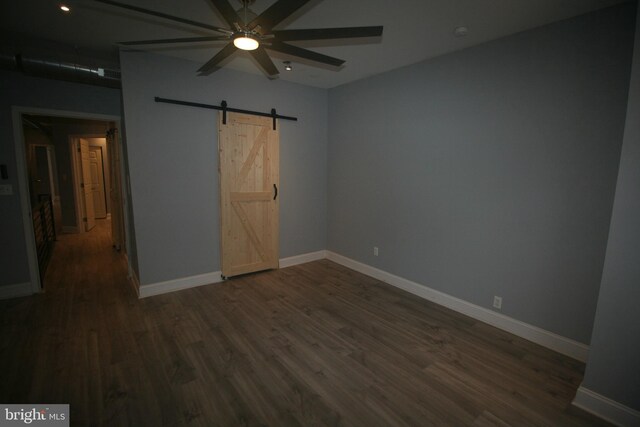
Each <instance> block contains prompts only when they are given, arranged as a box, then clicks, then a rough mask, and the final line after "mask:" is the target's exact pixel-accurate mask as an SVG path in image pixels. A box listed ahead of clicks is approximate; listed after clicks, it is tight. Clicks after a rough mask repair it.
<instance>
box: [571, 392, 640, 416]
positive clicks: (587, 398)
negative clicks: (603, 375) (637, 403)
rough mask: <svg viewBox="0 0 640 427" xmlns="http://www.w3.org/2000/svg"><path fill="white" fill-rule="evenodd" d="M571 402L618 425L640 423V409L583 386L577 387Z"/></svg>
mask: <svg viewBox="0 0 640 427" xmlns="http://www.w3.org/2000/svg"><path fill="white" fill-rule="evenodd" d="M571 404H572V405H573V406H577V407H578V408H580V409H583V410H585V411H587V412H590V413H592V414H594V415H597V416H598V417H600V418H602V419H604V420H606V421H609V422H611V423H613V424H615V425H618V426H638V425H640V411H636V410H635V409H632V408H629V407H628V406H625V405H623V404H621V403H618V402H616V401H615V400H611V399H609V398H608V397H605V396H603V395H601V394H598V393H596V392H594V391H592V390H589V389H588V388H586V387H583V386H580V387H578V392H577V393H576V397H575V398H574V399H573V402H571Z"/></svg>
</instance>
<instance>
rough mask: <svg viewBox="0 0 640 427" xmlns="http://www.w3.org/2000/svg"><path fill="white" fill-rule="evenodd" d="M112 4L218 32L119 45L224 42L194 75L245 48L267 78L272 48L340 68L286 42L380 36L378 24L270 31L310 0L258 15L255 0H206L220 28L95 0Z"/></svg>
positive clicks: (285, 1) (271, 72) (272, 73)
mask: <svg viewBox="0 0 640 427" xmlns="http://www.w3.org/2000/svg"><path fill="white" fill-rule="evenodd" d="M96 1H97V2H100V3H105V4H108V5H112V6H117V7H120V8H124V9H129V10H133V11H136V12H140V13H144V14H147V15H153V16H157V17H160V18H164V19H168V20H172V21H175V22H180V23H182V24H188V25H192V26H194V27H199V28H203V29H206V30H210V31H214V32H216V33H218V34H219V35H213V36H204V37H185V38H174V39H161V40H137V41H127V42H122V43H120V44H122V45H127V46H140V45H152V44H172V43H194V42H210V41H228V43H227V44H226V45H225V46H224V47H223V48H222V49H221V50H220V51H219V52H218V53H216V54H215V55H214V56H213V57H212V58H211V59H210V60H209V61H208V62H207V63H206V64H204V65H203V66H202V67H200V69H198V75H201V76H206V75H209V74H211V73H213V72H214V71H216V70H218V69H220V68H221V66H222V62H223V61H224V60H225V59H227V58H229V57H230V56H231V55H233V54H234V53H235V52H236V51H237V50H238V49H241V50H245V51H247V52H249V54H251V56H252V57H253V58H254V59H255V60H256V61H257V63H258V64H259V65H260V68H262V71H263V72H264V73H265V74H266V75H267V76H268V77H269V78H275V77H277V76H278V69H277V68H276V66H275V65H274V64H273V61H272V60H271V58H270V57H269V55H268V54H267V50H272V51H276V52H280V53H284V54H286V55H290V56H294V57H298V58H302V59H305V60H309V61H313V62H317V63H320V64H326V65H330V66H333V67H340V66H341V65H342V64H344V62H345V61H344V60H342V59H338V58H334V57H331V56H327V55H323V54H320V53H317V52H313V51H311V50H308V49H304V48H301V47H298V46H294V45H292V44H289V43H286V42H289V41H307V40H335V39H347V38H363V37H380V36H381V35H382V29H383V27H382V26H372V27H343V28H315V29H301V30H274V27H276V26H277V25H278V24H279V23H280V22H282V21H283V20H284V19H286V18H287V17H289V16H290V15H291V14H292V13H294V12H295V11H296V10H298V9H300V8H301V7H302V6H304V5H305V4H306V3H308V2H309V1H310V0H278V1H276V2H275V3H274V4H272V5H271V6H270V7H269V8H267V9H266V10H265V11H264V12H262V13H261V14H260V15H256V14H255V13H254V12H252V11H251V9H250V8H249V6H250V5H251V4H253V3H254V1H255V0H240V2H241V3H242V7H241V8H240V9H238V10H235V9H234V8H233V7H232V6H231V4H229V2H228V0H210V1H211V3H212V4H213V6H214V7H215V8H216V9H217V10H218V12H220V14H221V15H222V17H223V18H224V20H225V21H226V22H227V24H229V27H230V28H220V27H216V26H213V25H209V24H204V23H201V22H196V21H192V20H189V19H184V18H179V17H177V16H172V15H167V14H164V13H160V12H156V11H153V10H149V9H144V8H141V7H138V6H132V5H128V4H124V3H119V2H116V1H112V0H96Z"/></svg>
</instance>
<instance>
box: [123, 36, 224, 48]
mask: <svg viewBox="0 0 640 427" xmlns="http://www.w3.org/2000/svg"><path fill="white" fill-rule="evenodd" d="M221 40H226V41H228V40H229V37H227V36H211V37H183V38H179V39H157V40H135V41H128V42H118V44H121V45H124V46H140V45H148V44H169V43H194V42H209V41H221Z"/></svg>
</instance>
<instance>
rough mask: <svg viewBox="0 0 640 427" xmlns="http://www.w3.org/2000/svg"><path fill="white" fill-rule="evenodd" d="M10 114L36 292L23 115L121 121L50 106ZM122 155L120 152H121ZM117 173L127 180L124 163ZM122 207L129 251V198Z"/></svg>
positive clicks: (39, 284)
mask: <svg viewBox="0 0 640 427" xmlns="http://www.w3.org/2000/svg"><path fill="white" fill-rule="evenodd" d="M11 113H12V118H13V142H14V147H15V155H16V173H17V177H18V190H19V194H20V209H21V211H22V225H23V231H24V237H25V246H26V249H27V262H28V267H29V283H30V286H31V292H32V293H34V294H36V293H40V292H42V279H41V277H40V271H39V268H38V254H37V251H36V241H35V233H34V231H33V218H32V215H31V191H30V190H29V170H28V167H27V150H26V144H25V141H24V131H23V129H22V115H23V114H32V115H43V116H55V117H67V118H72V119H89V120H103V121H108V122H114V123H115V124H116V127H117V128H118V129H122V120H121V118H120V116H112V115H106V114H95V113H86V112H81V111H67V110H56V109H50V108H35V107H23V106H15V105H14V106H12V107H11ZM120 154H121V155H122V153H120ZM119 172H120V174H121V176H122V178H123V180H122V182H123V183H124V182H128V180H125V179H124V178H125V177H126V176H127V173H126V171H125V170H124V162H123V163H122V164H121V168H120V171H119ZM123 191H124V192H125V193H126V194H127V195H128V194H130V191H129V189H128V188H127V189H125V190H123ZM122 203H123V206H122V210H123V214H124V222H125V224H124V232H125V239H126V242H125V243H126V246H127V253H131V252H130V245H131V240H130V236H129V217H128V213H127V209H126V204H127V203H128V200H127V198H126V197H123V198H122ZM125 262H126V263H127V270H128V273H129V277H132V275H133V270H132V267H131V263H130V262H128V260H126V258H125Z"/></svg>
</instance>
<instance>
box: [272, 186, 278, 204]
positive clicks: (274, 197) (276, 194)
mask: <svg viewBox="0 0 640 427" xmlns="http://www.w3.org/2000/svg"><path fill="white" fill-rule="evenodd" d="M276 197H278V187H277V186H276V185H275V184H273V200H275V199H276Z"/></svg>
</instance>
